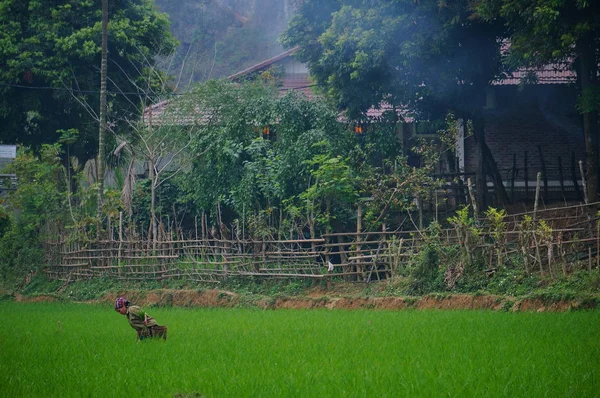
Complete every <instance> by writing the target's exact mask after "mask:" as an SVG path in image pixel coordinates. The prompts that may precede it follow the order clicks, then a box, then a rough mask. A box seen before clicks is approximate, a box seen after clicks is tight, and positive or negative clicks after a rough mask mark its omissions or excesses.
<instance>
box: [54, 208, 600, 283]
mask: <svg viewBox="0 0 600 398" xmlns="http://www.w3.org/2000/svg"><path fill="white" fill-rule="evenodd" d="M597 207H598V203H594V204H589V205H588V204H585V205H575V206H565V207H560V208H552V209H535V210H534V211H533V212H526V213H519V214H510V215H507V216H506V217H504V219H503V223H504V224H503V227H502V229H501V230H498V229H497V228H496V229H494V227H493V226H491V225H490V224H489V222H488V221H487V220H485V219H478V220H477V222H476V225H475V226H474V227H473V228H472V229H470V231H462V230H461V229H460V228H453V229H441V230H439V231H437V232H436V233H435V234H431V233H429V232H428V233H426V232H425V231H419V230H413V231H385V230H384V231H366V232H365V231H362V230H361V222H360V217H359V221H358V223H357V230H356V232H349V233H348V232H346V233H330V234H324V235H322V236H321V237H320V238H316V239H296V240H249V239H214V238H212V239H208V238H198V237H197V235H196V236H195V237H194V238H193V239H187V240H184V239H181V240H177V239H171V240H165V241H160V242H153V244H149V242H148V241H143V240H131V239H127V240H125V239H123V238H122V234H119V237H120V238H119V239H111V240H105V241H97V242H92V243H82V242H49V243H47V248H46V249H47V250H46V253H47V255H46V262H47V264H48V266H47V267H46V272H47V274H48V276H49V277H50V278H51V279H58V280H63V281H74V280H78V279H90V278H97V277H110V278H115V279H119V280H127V281H136V280H169V279H184V280H187V281H194V282H207V283H215V284H217V283H220V282H222V281H223V280H225V279H227V278H232V277H242V278H255V279H259V278H264V279H330V278H336V279H343V280H348V281H356V282H371V281H381V280H385V279H388V278H391V277H393V276H396V275H407V274H408V273H410V270H411V267H414V266H415V259H417V258H418V256H419V255H420V253H421V252H422V250H423V248H424V247H425V246H427V245H431V244H434V245H436V246H437V247H438V248H441V249H444V248H447V249H448V248H454V250H448V251H447V252H450V253H454V254H453V255H454V256H455V257H454V258H445V259H443V260H444V261H448V262H452V261H455V262H456V261H458V262H460V261H462V260H460V258H459V257H458V256H460V255H461V253H462V255H464V257H466V258H468V259H469V260H470V261H473V260H474V259H475V257H477V259H478V262H479V264H480V268H482V269H481V271H482V272H486V273H488V274H493V273H494V272H495V271H497V270H498V269H499V268H501V267H516V266H520V267H524V268H525V270H526V271H527V272H539V273H542V274H545V275H549V276H550V277H554V276H556V275H558V274H564V275H567V274H569V273H570V272H572V271H573V270H574V269H576V268H577V267H580V268H587V269H588V270H590V271H591V270H592V269H593V268H600V224H599V221H598V216H597V215H596V213H595V211H596V210H595V209H596V208H597ZM359 213H360V212H359ZM467 233H469V234H471V235H469V236H470V238H468V239H467V235H466V234H467ZM515 259H517V260H518V261H516V260H515ZM481 264H483V265H484V266H483V267H481Z"/></svg>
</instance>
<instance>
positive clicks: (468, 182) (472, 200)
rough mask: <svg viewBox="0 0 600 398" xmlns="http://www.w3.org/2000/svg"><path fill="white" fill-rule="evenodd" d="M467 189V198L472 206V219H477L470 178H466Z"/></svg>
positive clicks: (475, 202)
mask: <svg viewBox="0 0 600 398" xmlns="http://www.w3.org/2000/svg"><path fill="white" fill-rule="evenodd" d="M467 188H468V189H469V197H470V198H471V205H472V206H473V218H474V219H477V217H479V213H478V211H477V201H476V200H475V193H474V192H473V184H472V183H471V177H469V178H467Z"/></svg>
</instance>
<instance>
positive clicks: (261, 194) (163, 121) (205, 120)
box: [0, 0, 598, 291]
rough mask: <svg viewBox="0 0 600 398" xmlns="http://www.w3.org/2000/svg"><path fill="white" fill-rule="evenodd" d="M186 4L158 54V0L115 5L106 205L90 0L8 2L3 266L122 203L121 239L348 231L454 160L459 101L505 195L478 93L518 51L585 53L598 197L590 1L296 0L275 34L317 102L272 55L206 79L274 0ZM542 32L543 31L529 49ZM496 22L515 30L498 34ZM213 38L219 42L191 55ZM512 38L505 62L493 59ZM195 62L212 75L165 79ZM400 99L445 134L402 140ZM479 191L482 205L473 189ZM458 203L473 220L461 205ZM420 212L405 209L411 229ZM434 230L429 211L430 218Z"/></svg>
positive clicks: (378, 222) (222, 66) (23, 266)
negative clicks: (8, 155)
mask: <svg viewBox="0 0 600 398" xmlns="http://www.w3.org/2000/svg"><path fill="white" fill-rule="evenodd" d="M184 3H185V4H184V5H183V6H182V7H181V8H177V7H176V6H174V4H175V3H171V2H159V6H160V7H163V9H164V10H165V11H168V12H169V13H170V14H171V15H172V16H174V15H181V16H182V18H183V17H184V16H185V17H188V18H190V19H191V20H193V19H194V18H196V17H197V18H199V19H200V22H202V23H200V24H198V26H197V29H196V30H194V31H193V32H192V33H190V32H189V31H188V30H187V29H186V28H185V25H183V22H182V20H180V19H179V18H178V19H177V20H176V21H174V28H175V29H174V32H178V33H176V34H177V35H179V34H181V36H182V37H186V39H185V42H184V46H186V48H187V49H186V50H184V52H185V55H182V54H183V53H182V52H181V49H180V52H179V53H178V55H177V56H176V58H175V59H171V60H167V61H165V57H167V56H168V55H169V54H172V53H173V51H174V49H175V40H174V39H173V37H172V36H171V34H170V33H169V23H168V19H167V16H166V14H163V13H160V12H158V11H157V9H156V8H154V4H153V2H151V1H150V0H128V1H120V2H115V3H112V8H111V9H110V10H109V14H110V15H109V19H110V29H109V31H110V35H109V43H110V45H109V64H110V65H109V81H110V83H109V105H108V118H109V123H108V125H109V127H110V134H109V136H108V138H109V139H108V144H107V148H106V149H108V150H107V151H106V153H108V155H107V156H106V158H105V159H101V161H102V162H106V163H107V167H108V169H109V172H108V173H107V181H108V183H107V191H106V193H105V195H104V201H103V203H101V204H100V206H98V203H97V201H98V199H97V195H96V194H97V189H98V185H96V184H95V182H96V180H97V178H96V177H95V176H94V173H95V170H96V167H95V166H94V164H93V162H90V163H87V164H86V163H85V161H87V160H89V159H91V158H93V157H94V156H95V155H96V153H97V151H98V148H97V142H98V134H97V132H98V129H97V121H98V118H97V117H96V109H97V108H98V104H97V97H98V93H97V89H98V87H97V83H98V80H99V72H98V68H96V67H93V66H92V65H97V64H99V58H100V47H99V40H100V23H99V21H100V10H99V9H98V7H96V5H95V3H94V2H91V1H71V2H68V4H65V5H60V6H57V5H56V4H55V2H51V1H45V0H36V1H33V0H30V1H26V2H18V1H14V0H2V1H0V17H2V18H1V20H2V22H1V24H2V25H1V26H2V29H3V31H5V32H6V35H5V36H4V37H3V39H2V46H0V65H2V66H6V67H5V68H2V72H0V78H1V79H2V82H1V83H2V84H4V85H3V86H1V87H0V90H2V93H3V96H2V102H0V122H2V124H3V128H5V130H3V134H2V137H1V142H2V143H15V142H16V143H18V144H20V148H19V157H18V159H17V160H16V162H15V163H14V164H13V165H12V166H10V168H9V169H7V170H6V172H12V173H16V174H17V175H18V177H19V185H18V189H17V190H16V191H15V192H13V193H12V194H11V195H10V196H9V197H7V198H2V202H1V203H0V277H2V279H4V280H11V279H14V278H19V277H21V276H22V274H24V273H25V272H27V271H28V270H29V269H31V268H32V267H33V268H35V267H37V266H39V265H42V264H41V263H42V259H43V254H44V253H45V251H44V244H45V243H46V242H47V241H48V240H49V239H56V238H57V236H60V237H61V238H62V239H64V240H67V241H79V242H84V243H86V244H87V243H90V242H94V240H96V239H102V238H106V237H108V236H110V234H111V233H112V234H113V235H114V233H115V225H116V224H117V222H118V221H119V220H120V219H121V217H122V220H123V221H122V224H123V225H124V233H125V235H126V238H131V239H137V238H143V239H148V241H149V242H152V241H157V240H160V239H162V238H164V236H165V233H166V232H165V231H169V232H168V233H170V232H174V233H175V234H178V236H185V235H186V234H189V233H190V232H191V231H193V230H194V229H195V228H197V219H198V217H199V216H200V215H206V217H207V219H208V224H209V226H210V228H211V230H212V232H213V235H214V236H219V237H226V236H231V234H233V233H234V231H237V232H238V233H239V231H240V230H241V231H243V234H245V236H248V237H252V238H256V239H264V238H268V237H277V238H286V237H291V236H297V235H302V236H304V237H313V236H316V235H318V234H319V233H323V232H328V231H336V232H341V231H348V230H351V229H355V228H356V219H355V217H356V208H357V203H359V202H361V203H363V204H364V224H363V228H364V229H371V230H374V229H378V228H381V227H382V225H383V224H386V225H387V226H397V225H399V224H401V222H400V218H401V217H405V218H409V219H410V218H411V217H412V215H413V213H411V211H413V210H415V209H416V208H417V205H418V204H419V203H420V202H422V201H423V200H427V198H428V197H429V196H430V195H431V194H432V192H434V189H435V188H436V187H437V186H439V185H438V184H439V181H436V179H435V178H434V177H433V171H434V170H435V167H438V166H439V165H440V163H441V162H442V160H444V159H446V164H445V168H446V169H449V170H452V169H453V167H454V161H447V159H453V154H452V144H453V142H454V139H455V138H456V137H455V135H456V119H457V118H458V117H460V118H464V119H466V120H468V123H467V124H466V125H467V126H470V129H471V131H472V133H473V134H474V135H475V138H476V140H477V147H478V159H479V170H480V172H479V173H477V176H478V178H479V179H480V180H479V181H478V183H477V185H478V186H480V187H483V186H485V183H484V181H485V178H486V175H487V176H489V177H490V178H491V179H492V180H493V181H494V182H495V185H496V188H497V189H496V192H497V193H498V194H499V195H500V196H501V197H500V202H502V201H503V200H505V199H506V197H502V189H500V188H501V187H502V185H501V181H500V180H501V178H500V177H499V175H498V173H497V171H496V170H495V163H494V160H493V156H492V154H491V153H490V151H489V149H488V148H487V146H486V144H485V134H484V127H485V91H486V88H487V86H488V84H489V83H490V82H491V81H492V80H494V79H496V78H498V77H501V76H503V74H504V73H505V72H507V71H510V70H511V68H516V67H519V66H530V65H533V64H539V63H544V62H556V61H560V60H562V61H565V62H567V61H568V62H575V63H574V65H577V66H581V65H584V66H585V65H587V67H583V68H579V69H577V74H578V76H579V80H580V81H581V83H582V86H581V87H582V90H581V97H580V98H581V99H580V101H579V111H580V112H581V113H583V114H584V115H585V126H586V127H585V132H586V137H587V139H586V143H587V144H588V155H589V158H590V159H591V160H590V162H591V163H589V164H588V179H589V180H590V182H591V184H589V187H590V197H591V200H593V199H594V198H595V191H594V186H595V185H594V184H593V182H594V181H595V179H596V178H597V173H596V169H597V167H596V166H595V163H594V162H597V161H596V157H597V154H598V150H597V148H596V146H597V145H598V139H597V134H598V132H597V130H598V129H597V120H596V119H595V116H594V115H596V113H597V111H598V102H597V101H596V99H597V93H596V88H597V82H596V80H597V79H596V74H595V70H596V68H595V67H592V66H590V64H589V63H585V62H583V61H584V60H585V59H586V58H585V56H588V58H589V57H592V58H593V60H592V62H591V65H597V64H598V62H597V57H598V55H597V53H598V51H597V43H596V41H594V40H590V37H592V38H596V37H598V35H597V32H598V24H597V21H596V20H595V19H593V18H588V15H595V14H594V13H595V12H596V11H597V6H596V5H593V4H591V3H590V2H586V1H578V2H575V3H574V4H571V3H567V2H565V1H545V0H540V1H538V2H537V3H536V4H538V6H539V7H537V8H530V7H527V6H523V5H521V4H520V3H519V2H515V1H512V0H487V1H481V2H476V3H470V2H462V1H447V2H439V1H437V0H425V1H419V2H414V1H412V0H406V1H379V2H373V1H339V0H326V1H321V0H319V1H316V0H304V1H297V2H292V3H294V5H295V4H297V5H298V6H299V8H298V12H297V14H296V15H295V17H294V19H293V20H292V22H291V23H290V25H289V27H288V29H287V30H286V32H285V34H284V35H283V40H282V41H283V42H284V44H285V45H286V46H296V45H298V46H300V51H299V57H300V59H301V60H303V61H306V62H307V63H308V65H309V67H310V69H311V73H312V75H313V77H314V79H315V85H316V86H317V87H316V89H317V90H319V91H320V92H321V93H322V94H324V97H325V99H323V98H313V99H310V100H309V99H308V98H306V97H304V96H302V95H300V94H298V93H295V92H290V93H288V94H287V95H285V96H281V95H280V93H279V92H278V90H277V82H276V79H275V77H276V76H277V73H273V71H269V72H267V73H264V74H262V75H261V76H259V77H258V79H257V81H255V82H251V83H246V84H241V85H238V84H233V83H231V82H225V81H215V80H209V79H210V78H211V77H214V76H224V75H227V74H228V73H229V72H230V71H231V72H233V71H236V70H237V68H239V67H240V66H241V65H242V64H244V63H246V62H250V61H251V60H250V58H252V57H247V58H245V56H244V55H243V51H233V50H232V47H230V45H229V44H227V43H236V44H241V43H242V42H244V43H245V42H246V41H253V40H258V41H260V40H262V37H263V36H261V35H263V33H264V34H266V33H265V32H267V30H263V31H260V32H259V27H264V26H262V25H263V24H264V23H265V21H270V18H271V16H270V14H269V13H268V12H267V11H261V10H267V9H268V7H263V6H264V5H265V4H267V3H261V2H259V1H258V0H257V1H255V2H248V3H245V6H246V7H245V8H244V7H241V2H233V1H232V2H228V3H227V5H230V6H232V8H231V9H230V8H228V7H225V6H223V4H224V3H223V2H220V3H219V2H212V1H202V2H198V3H193V2H184ZM259 3H260V4H259ZM268 4H275V3H268ZM284 4H285V5H286V6H287V7H291V6H292V4H291V3H289V2H285V3H284ZM194 6H196V7H194ZM240 7H241V8H240ZM192 9H193V12H191V11H190V12H189V13H188V12H186V10H192ZM241 9H243V10H244V12H243V13H242V14H243V15H242V14H240V13H238V11H240V10H241ZM274 10H280V8H276V7H275V6H273V12H275V11H274ZM48 12H49V15H51V18H47V15H48ZM277 12H279V11H277ZM184 14H185V15H184ZM249 15H252V18H250V19H248V20H246V16H249ZM527 15H531V17H530V18H526V16H527ZM562 16H568V18H567V17H565V18H562ZM559 17H560V18H559ZM523 18H524V19H523ZM192 22H193V21H192ZM231 27H233V28H231ZM230 28H231V29H230ZM275 30H277V29H275ZM540 32H541V33H540ZM41 33H43V34H41ZM534 33H535V36H532V37H533V38H532V40H531V41H530V42H529V41H528V40H527V37H529V36H531V35H532V34H534ZM269 34H271V33H269ZM545 34H547V35H548V36H549V37H552V38H553V40H547V41H544V43H543V44H544V46H543V48H541V49H543V51H539V52H538V51H534V50H535V49H536V48H537V47H536V43H539V42H540V40H542V39H543V37H544V35H545ZM507 40H510V41H511V42H512V43H514V48H513V47H510V48H509V49H508V50H507V49H506V48H505V46H503V43H505V41H507ZM231 45H233V44H231ZM257 45H258V44H257V42H253V43H249V47H246V48H251V50H250V51H247V52H248V53H250V52H251V53H252V56H253V57H263V51H262V50H260V49H258V47H257ZM188 50H189V51H188ZM211 50H212V51H213V56H212V57H208V58H203V56H201V55H194V56H191V55H190V56H188V54H192V53H193V54H206V53H207V52H208V53H210V51H211ZM571 50H572V51H571ZM270 51H271V49H270V48H269V49H268V50H267V49H265V51H264V54H266V53H268V52H270ZM506 51H509V55H510V57H509V60H510V62H509V63H506V62H503V61H504V58H505V57H504V55H505V52H506ZM215 54H219V56H218V57H217V56H216V55H215ZM573 56H577V58H576V59H575V60H573V59H572V57H573ZM171 61H172V62H171ZM161 62H162V64H161ZM165 62H166V64H165ZM594 62H595V63H594ZM169 65H170V66H169ZM186 65H187V66H186ZM161 67H162V68H164V69H160V68H161ZM188 67H191V69H189V70H188V69H186V68H188ZM214 68H217V69H218V71H216V72H214V73H213V70H214ZM161 70H162V71H161ZM165 70H166V71H167V73H165V72H164V71H165ZM183 70H186V73H187V75H185V76H183V77H182V74H181V71H183ZM167 74H175V75H176V76H175V77H169V76H167ZM194 80H200V81H203V82H204V83H202V84H199V85H196V86H193V87H190V88H189V89H187V90H186V92H185V93H183V94H182V93H180V92H179V93H174V92H173V89H174V88H176V87H180V86H184V85H185V84H183V83H185V82H188V83H189V82H190V81H194ZM584 81H585V84H583V83H584ZM182 82H183V83H182ZM457 82H460V84H457ZM160 100H165V101H166V102H162V105H161V106H162V107H157V108H153V109H156V110H157V112H158V116H157V118H156V119H155V123H153V124H151V123H149V121H148V119H147V118H146V119H145V120H141V116H142V111H143V109H144V107H145V106H146V105H149V104H155V103H157V102H159V101H160ZM382 103H385V104H387V105H388V106H389V108H386V109H389V110H390V111H389V112H384V113H383V115H382V117H381V118H378V119H377V120H371V121H369V123H366V119H365V112H366V111H367V110H368V109H369V108H370V107H372V106H379V105H381V104H382ZM165 104H166V105H165ZM399 109H401V110H402V112H398V110H399ZM161 112H162V113H161ZM407 116H411V117H414V118H416V120H418V121H427V122H428V124H429V126H434V127H432V128H431V130H432V131H434V132H437V133H438V134H437V137H436V139H435V140H433V141H430V142H422V141H413V142H401V141H400V140H399V139H398V134H397V133H398V122H399V121H401V120H402V118H403V117H407ZM357 120H358V121H359V122H358V124H360V130H357V132H359V134H356V133H355V132H354V131H353V127H355V126H356V124H357V122H356V121H357ZM4 126H6V127H4ZM408 156H410V161H409V158H408ZM477 193H478V195H479V198H478V200H477V202H478V204H479V205H484V204H485V203H483V202H484V198H485V195H484V193H485V192H484V189H480V190H477ZM97 209H100V210H99V211H98V210H97ZM481 210H484V209H483V208H482V209H481ZM460 214H463V215H465V217H464V220H468V221H469V222H473V220H474V218H473V217H472V216H471V215H469V214H468V209H467V210H463V213H459V216H460ZM482 214H483V213H482ZM459 216H457V217H459ZM455 220H459V218H456V219H455ZM442 221H443V220H442ZM407 224H408V223H407ZM416 224H418V223H417V222H415V221H414V220H412V222H411V223H410V226H411V228H412V227H415V226H416ZM425 224H427V223H425ZM453 224H454V225H458V224H460V223H457V222H454V223H453ZM425 226H426V225H425ZM436 230H439V225H438V224H434V225H433V226H432V227H431V228H430V229H429V230H428V234H429V233H431V236H435V231H436ZM432 231H433V232H432ZM457 250H458V249H457ZM454 254H455V253H454V252H453V253H450V254H447V253H444V252H443V251H442V252H440V250H439V248H438V247H437V246H435V245H434V244H432V245H431V250H426V251H425V252H424V253H423V254H422V255H420V256H421V257H419V258H420V259H421V260H422V261H421V263H422V264H424V265H423V267H421V266H420V265H419V266H418V267H416V269H417V270H420V271H418V272H417V271H415V273H414V274H411V277H413V278H414V279H415V281H416V282H419V281H420V280H422V281H423V282H424V284H423V286H421V287H419V289H420V290H421V291H431V290H435V289H437V288H436V287H435V286H434V285H435V283H437V285H440V283H439V280H438V279H439V278H441V273H440V272H434V271H436V270H438V268H440V265H441V264H445V265H448V264H446V263H445V262H446V260H448V259H449V258H451V257H452V256H453V255H454ZM453 258H458V256H454V257H453ZM469 261H471V262H476V261H479V262H478V263H477V267H474V269H480V268H481V266H482V264H483V262H482V261H480V259H479V260H477V259H476V258H475V257H473V258H469ZM421 263H420V264H421ZM428 264H429V265H428ZM419 267H421V268H419ZM436 267H438V268H436ZM421 271H422V272H421ZM438 271H439V270H438ZM436 278H437V279H436ZM436 280H437V282H436Z"/></svg>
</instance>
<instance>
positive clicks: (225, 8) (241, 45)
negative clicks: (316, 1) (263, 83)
mask: <svg viewBox="0 0 600 398" xmlns="http://www.w3.org/2000/svg"><path fill="white" fill-rule="evenodd" d="M156 5H157V7H158V8H159V9H160V10H161V11H163V12H165V13H167V14H168V15H169V18H170V19H171V31H172V33H173V35H174V36H175V37H176V38H177V39H178V40H179V41H180V43H181V45H180V47H179V49H178V51H177V53H176V54H174V55H173V56H172V57H170V58H169V59H167V60H163V63H162V67H163V69H165V70H167V72H168V73H169V74H171V75H175V76H176V79H175V83H174V84H175V85H177V88H178V89H179V90H182V89H183V90H184V89H185V88H186V87H188V86H189V85H190V84H193V83H195V82H202V81H205V80H207V79H210V78H218V77H223V76H228V75H230V74H233V73H235V72H238V71H240V70H243V69H245V68H247V67H249V66H252V65H254V64H255V63H258V62H260V61H263V60H265V59H268V58H270V57H273V56H275V55H277V54H279V53H281V52H282V51H283V49H282V47H281V45H280V44H279V43H278V42H277V39H278V37H279V35H280V34H281V33H282V32H283V31H284V30H285V28H286V26H287V24H288V22H289V21H290V19H291V18H292V16H293V13H294V9H295V7H294V0H179V1H174V0H156Z"/></svg>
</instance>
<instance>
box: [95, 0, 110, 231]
mask: <svg viewBox="0 0 600 398" xmlns="http://www.w3.org/2000/svg"><path fill="white" fill-rule="evenodd" d="M107 52H108V0H102V55H101V56H102V60H101V62H100V131H99V133H98V214H97V215H98V221H97V231H96V233H97V235H98V237H99V236H100V231H101V229H102V221H101V220H102V202H103V200H104V134H105V132H106V72H107V69H108V68H107V64H106V58H107Z"/></svg>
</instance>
